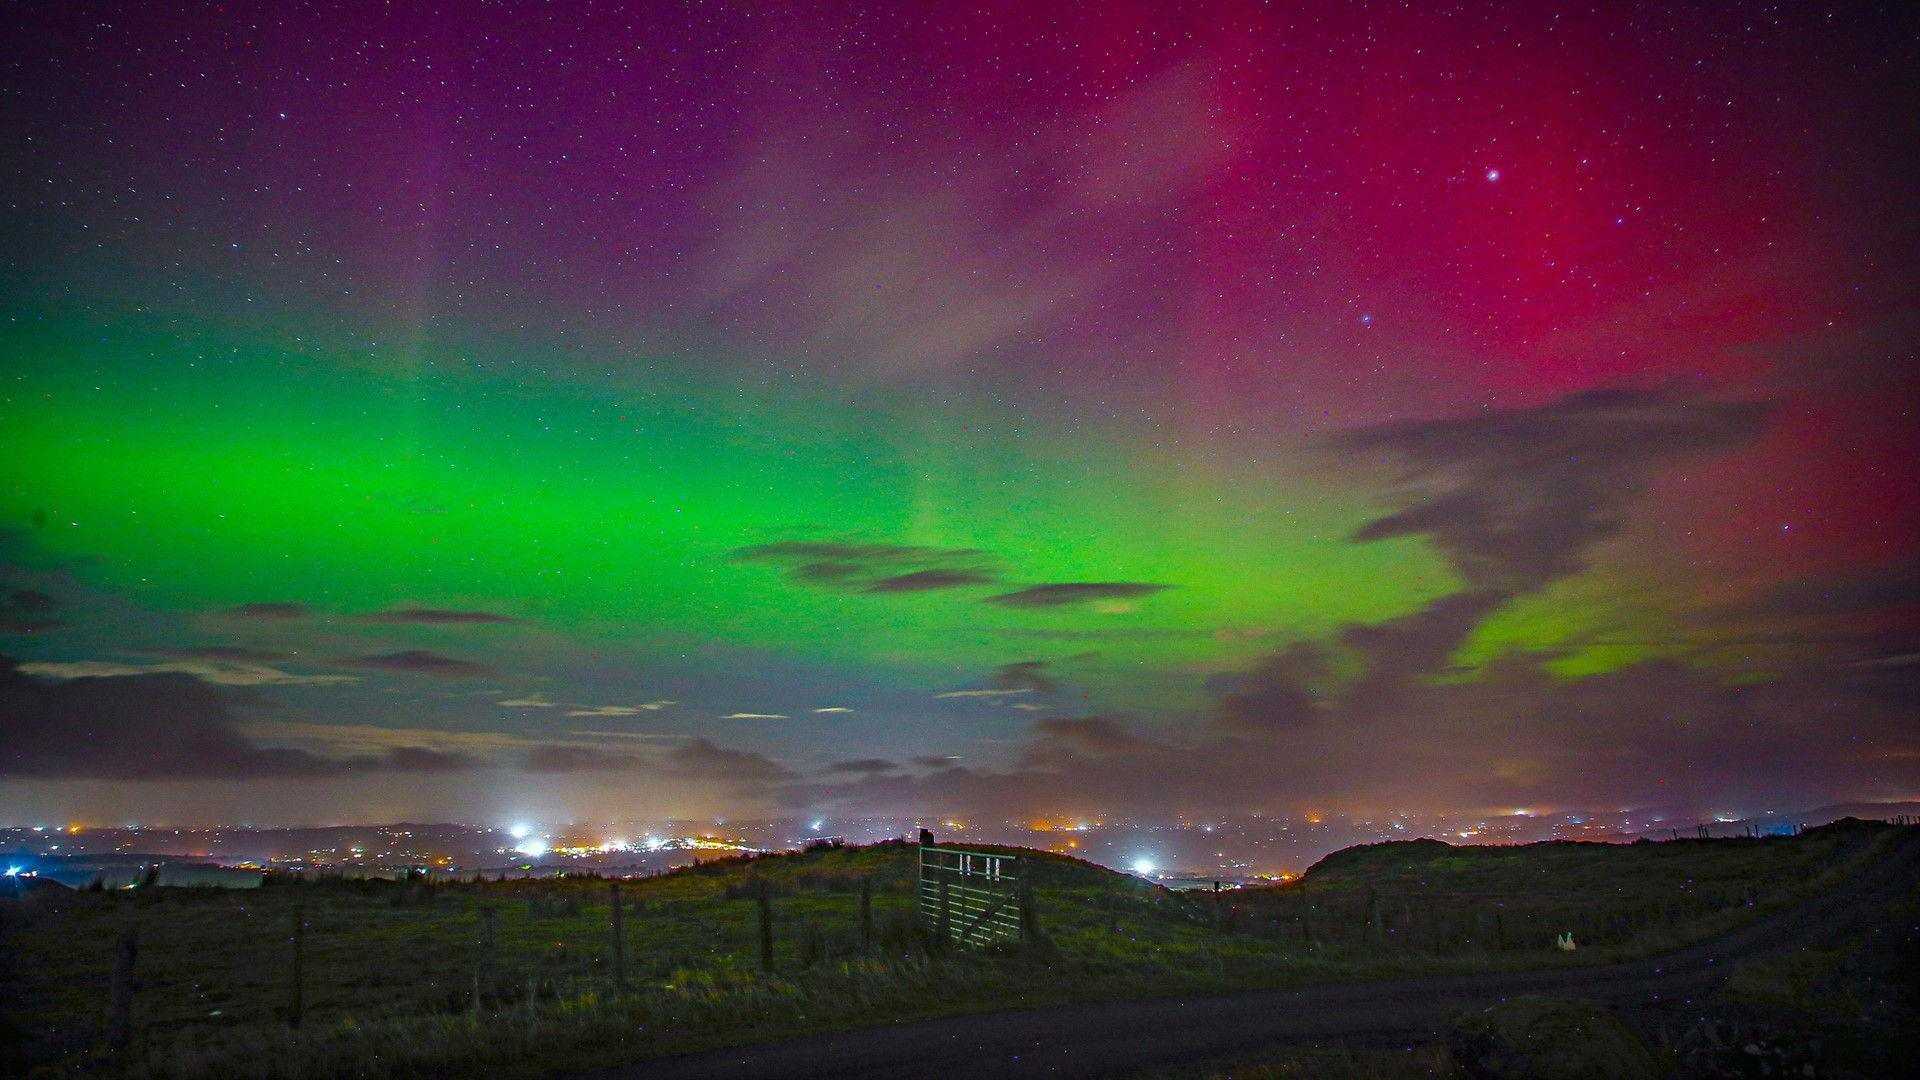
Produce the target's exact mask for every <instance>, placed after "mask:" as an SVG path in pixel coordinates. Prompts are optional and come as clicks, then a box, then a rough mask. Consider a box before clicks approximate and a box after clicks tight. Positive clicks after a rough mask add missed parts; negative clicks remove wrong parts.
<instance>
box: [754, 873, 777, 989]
mask: <svg viewBox="0 0 1920 1080" xmlns="http://www.w3.org/2000/svg"><path fill="white" fill-rule="evenodd" d="M755 900H756V901H757V902H758V903H757V906H758V907H759V909H760V970H762V971H772V970H773V890H772V887H771V886H769V885H768V884H767V882H766V879H764V878H762V879H761V881H760V891H759V895H758V896H756V897H755Z"/></svg>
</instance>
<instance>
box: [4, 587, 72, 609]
mask: <svg viewBox="0 0 1920 1080" xmlns="http://www.w3.org/2000/svg"><path fill="white" fill-rule="evenodd" d="M0 604H4V605H6V606H7V607H10V608H13V609H15V610H16V611H35V612H47V611H52V610H53V609H54V608H56V607H59V606H60V605H59V602H58V601H56V600H55V599H54V598H53V597H52V596H50V595H48V594H46V593H43V592H41V591H40V590H39V589H0Z"/></svg>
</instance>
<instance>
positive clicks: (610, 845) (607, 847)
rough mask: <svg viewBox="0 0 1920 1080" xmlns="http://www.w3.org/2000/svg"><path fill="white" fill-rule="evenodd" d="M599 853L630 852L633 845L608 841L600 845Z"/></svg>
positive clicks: (622, 841) (623, 841)
mask: <svg viewBox="0 0 1920 1080" xmlns="http://www.w3.org/2000/svg"><path fill="white" fill-rule="evenodd" d="M600 850H601V851H632V850H633V845H632V844H630V843H628V842H627V841H625V840H609V841H607V842H606V843H604V844H601V845H600Z"/></svg>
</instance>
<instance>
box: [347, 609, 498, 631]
mask: <svg viewBox="0 0 1920 1080" xmlns="http://www.w3.org/2000/svg"><path fill="white" fill-rule="evenodd" d="M354 619H355V620H357V621H359V622H377V623H417V624H421V625H425V626H459V625H463V624H467V625H474V624H480V625H485V624H500V623H517V622H519V621H520V620H519V619H516V618H514V617H513V616H511V615H501V614H498V613H497V612H492V611H462V610H457V609H453V608H428V607H399V608H387V609H386V610H384V611H369V612H367V613H366V614H364V615H355V616H354Z"/></svg>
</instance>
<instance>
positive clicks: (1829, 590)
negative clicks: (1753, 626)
mask: <svg viewBox="0 0 1920 1080" xmlns="http://www.w3.org/2000/svg"><path fill="white" fill-rule="evenodd" d="M1914 607H1920V557H1913V556H1910V557H1908V558H1905V559H1901V560H1897V561H1894V562H1890V563H1881V564H1879V565H1876V566H1868V567H1856V568H1850V569H1847V570H1843V571H1840V572H1838V573H1832V574H1827V575H1823V576H1820V577H1808V578H1801V579H1798V580H1796V581H1789V582H1786V583H1784V584H1781V585H1779V586H1776V587H1775V588H1774V589H1772V590H1771V591H1770V592H1769V593H1767V595H1765V596H1764V597H1762V598H1761V599H1760V600H1759V602H1758V603H1757V604H1755V605H1754V608H1755V611H1756V612H1757V613H1759V614H1764V615H1774V616H1781V617H1786V618H1823V617H1831V616H1847V615H1860V614H1867V613H1874V612H1884V611H1890V610H1894V609H1899V608H1914Z"/></svg>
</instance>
